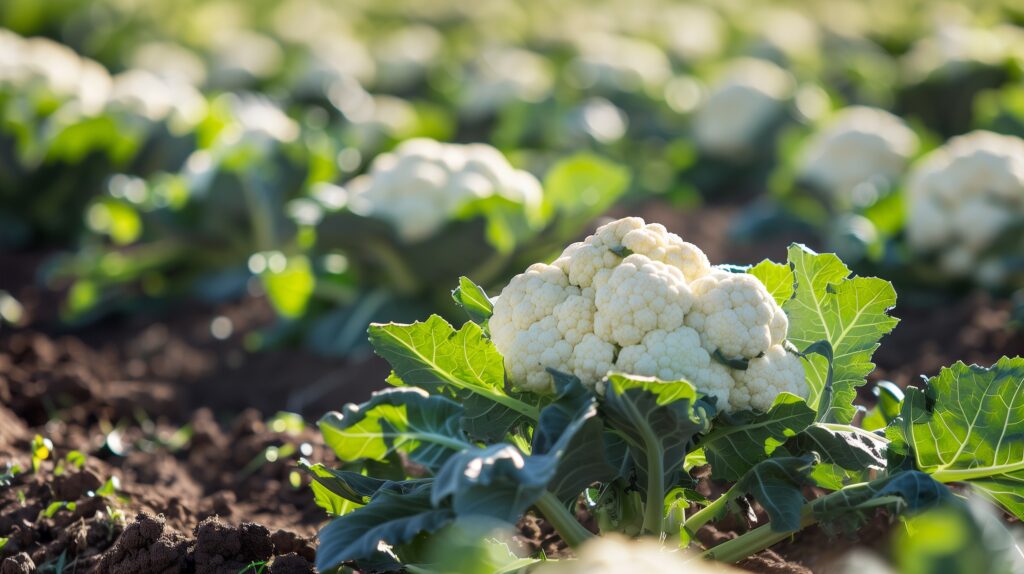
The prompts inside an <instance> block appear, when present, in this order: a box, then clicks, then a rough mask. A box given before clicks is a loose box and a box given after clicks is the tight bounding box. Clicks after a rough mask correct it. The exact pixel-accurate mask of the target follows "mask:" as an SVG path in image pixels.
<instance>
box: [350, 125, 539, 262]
mask: <svg viewBox="0 0 1024 574" xmlns="http://www.w3.org/2000/svg"><path fill="white" fill-rule="evenodd" d="M347 187H348V192H349V193H350V202H351V203H350V206H351V208H352V210H353V211H355V212H357V213H360V214H362V215H368V216H372V217H378V218H380V219H383V220H385V221H388V222H389V223H391V224H392V225H393V226H394V227H395V229H396V231H397V232H398V234H399V236H400V237H401V238H402V239H403V240H405V241H408V242H415V241H420V240H423V239H426V238H428V237H430V236H432V235H434V234H435V233H436V232H437V231H439V230H440V229H441V228H442V227H443V226H444V225H445V224H446V223H447V222H448V221H449V220H451V219H452V217H454V216H455V215H456V214H457V213H458V212H459V211H460V210H461V209H463V208H464V207H466V206H467V205H468V204H469V203H471V202H473V201H477V200H482V199H487V198H491V197H500V198H504V199H506V200H509V201H511V202H513V203H515V204H519V205H522V207H523V210H524V212H525V213H530V212H533V211H535V210H536V209H537V208H538V207H539V206H540V204H541V201H542V191H541V186H540V182H539V181H537V178H535V177H534V176H533V175H532V174H530V173H529V172H526V171H523V170H518V169H515V168H514V167H512V166H511V165H510V164H509V163H508V161H507V160H506V159H505V157H504V156H502V155H501V152H499V151H498V150H497V149H495V148H493V147H491V146H489V145H486V144H468V145H461V144H445V143H441V142H437V141H434V140H431V139H425V138H417V139H412V140H408V141H406V142H404V143H402V144H401V145H399V146H398V147H397V148H396V149H395V150H394V151H393V152H391V153H385V154H381V155H379V156H377V158H376V159H375V160H374V162H373V164H372V166H371V167H370V171H369V173H368V174H366V175H362V176H359V177H357V178H355V179H353V180H352V181H351V182H350V183H349V185H348V186H347Z"/></svg>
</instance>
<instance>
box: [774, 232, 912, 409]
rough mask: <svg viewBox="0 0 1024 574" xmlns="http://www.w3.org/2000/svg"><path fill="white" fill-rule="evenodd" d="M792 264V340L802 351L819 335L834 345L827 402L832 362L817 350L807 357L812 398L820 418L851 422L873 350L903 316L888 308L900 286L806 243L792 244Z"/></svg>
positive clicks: (810, 401) (789, 304)
mask: <svg viewBox="0 0 1024 574" xmlns="http://www.w3.org/2000/svg"><path fill="white" fill-rule="evenodd" d="M789 264H790V267H791V268H792V269H793V273H794V277H795V279H796V290H795V292H794V296H793V298H792V299H790V300H788V301H786V302H785V304H783V309H784V310H785V311H786V315H787V316H788V317H789V340H790V341H791V342H792V343H793V344H794V345H796V346H797V348H798V349H799V350H801V351H806V350H807V349H808V348H809V347H811V346H812V345H814V344H815V343H817V342H819V341H827V342H828V343H829V344H830V345H831V347H832V350H833V362H832V369H833V376H832V389H831V392H830V393H829V396H828V401H827V404H825V401H823V400H822V398H823V393H824V392H825V390H826V389H825V388H824V383H825V380H826V379H827V373H826V371H827V368H828V366H829V365H828V362H827V361H825V360H822V359H821V357H817V356H814V355H811V356H810V357H807V358H805V359H804V365H805V367H806V369H807V371H808V373H807V381H808V384H809V385H810V387H811V394H810V397H809V398H808V404H810V405H811V407H812V408H815V409H816V410H817V411H818V413H819V415H818V420H820V421H823V422H839V423H849V422H850V421H852V420H853V416H854V414H856V409H855V408H854V406H853V400H854V398H856V388H857V387H859V386H862V385H863V384H864V383H865V382H866V379H865V377H866V376H867V375H868V373H870V372H871V371H872V370H873V369H874V367H875V365H874V363H872V362H871V356H872V355H873V354H874V352H875V349H877V348H878V345H879V340H880V339H881V338H882V336H883V335H885V334H887V333H889V332H890V331H892V329H893V328H894V327H895V326H896V323H897V322H898V321H899V320H898V319H896V318H894V317H890V316H889V315H888V314H887V311H889V310H890V309H892V307H893V306H894V305H895V304H896V291H895V289H893V287H892V284H891V283H889V282H888V281H885V280H883V279H878V278H874V277H850V269H849V268H848V267H847V266H846V265H844V264H843V262H842V261H840V260H839V258H838V257H836V256H835V255H834V254H829V253H826V254H820V255H819V254H817V253H814V252H813V251H811V250H810V249H808V248H807V247H804V246H803V245H799V244H794V245H791V246H790V248H789Z"/></svg>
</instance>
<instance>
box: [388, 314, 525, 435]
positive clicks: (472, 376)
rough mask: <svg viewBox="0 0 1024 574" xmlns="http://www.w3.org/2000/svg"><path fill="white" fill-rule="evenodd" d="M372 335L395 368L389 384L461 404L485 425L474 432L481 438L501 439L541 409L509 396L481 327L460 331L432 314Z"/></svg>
mask: <svg viewBox="0 0 1024 574" xmlns="http://www.w3.org/2000/svg"><path fill="white" fill-rule="evenodd" d="M369 333H370V342H371V343H372V344H373V347H374V350H375V351H376V352H377V354H378V355H380V356H381V357H383V358H385V359H387V361H388V362H389V363H391V367H392V368H393V369H394V374H393V375H392V377H390V378H389V382H391V383H392V384H396V383H401V384H404V385H409V386H413V387H420V388H422V389H425V390H426V391H428V392H430V393H432V394H441V395H445V396H448V397H451V398H454V399H456V400H459V401H460V402H462V404H463V406H464V408H465V418H466V420H467V421H469V422H472V421H474V420H477V421H481V422H482V424H480V425H476V426H475V427H474V430H475V431H476V432H485V435H484V436H478V437H477V438H481V439H485V440H501V439H502V438H503V437H504V435H505V433H506V432H508V429H509V428H510V427H511V426H512V424H514V422H515V421H516V420H518V419H519V418H521V417H523V418H527V419H532V420H534V421H536V420H537V418H538V416H539V412H538V410H537V408H536V407H534V406H533V405H530V404H527V403H526V402H524V401H521V400H519V399H517V398H515V397H513V396H511V395H509V394H508V393H507V392H506V391H505V370H504V363H503V361H502V358H501V355H500V354H499V353H498V350H497V349H495V347H494V344H493V343H492V342H491V341H490V339H488V338H487V337H486V336H485V335H484V332H483V330H482V329H481V327H480V326H479V325H477V324H476V323H473V322H467V323H466V324H465V325H463V326H462V328H461V329H459V330H458V331H456V330H455V329H454V328H453V327H452V326H451V325H450V324H448V322H447V321H445V320H444V319H442V318H440V317H438V316H437V315H433V316H431V317H430V318H429V319H427V320H426V321H423V322H417V323H413V324H411V325H403V324H398V323H388V324H376V323H375V324H373V325H371V326H370V331H369ZM471 397H475V398H476V400H473V401H470V400H469V399H470V398H471ZM498 421H501V422H502V423H503V424H496V423H497V422H498ZM476 432H474V434H475V435H476Z"/></svg>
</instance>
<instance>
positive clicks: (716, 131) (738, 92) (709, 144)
mask: <svg viewBox="0 0 1024 574" xmlns="http://www.w3.org/2000/svg"><path fill="white" fill-rule="evenodd" d="M795 87H796V86H795V82H794V81H793V77H792V76H791V75H790V74H789V73H788V72H786V71H785V70H783V69H782V68H780V67H779V66H777V65H775V64H773V63H771V62H769V61H768V60H760V59H757V58H740V59H738V60H735V61H733V62H732V63H730V65H729V66H728V68H727V69H726V70H725V72H724V75H723V76H722V77H721V78H720V79H719V81H718V83H717V84H716V85H715V86H713V87H712V90H711V93H710V94H708V96H707V98H706V99H705V100H704V101H703V102H702V103H701V104H700V106H698V108H697V110H696V112H695V115H694V118H693V135H694V139H695V140H696V142H697V146H698V147H699V148H700V149H701V150H703V151H704V152H706V153H708V154H711V155H714V156H725V157H728V156H732V155H751V154H752V153H754V152H755V151H756V149H757V147H759V146H762V145H765V143H764V141H763V138H762V136H763V135H764V133H765V132H766V131H768V130H770V129H771V127H772V125H773V124H774V123H776V122H778V121H779V120H780V119H781V118H783V117H784V116H785V114H786V108H787V105H788V102H789V99H790V98H791V97H792V95H793V92H794V90H795Z"/></svg>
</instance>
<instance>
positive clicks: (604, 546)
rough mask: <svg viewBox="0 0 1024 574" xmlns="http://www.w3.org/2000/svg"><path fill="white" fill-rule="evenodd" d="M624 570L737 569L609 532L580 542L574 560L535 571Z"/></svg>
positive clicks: (587, 573) (653, 573)
mask: <svg viewBox="0 0 1024 574" xmlns="http://www.w3.org/2000/svg"><path fill="white" fill-rule="evenodd" d="M624 570H628V571H631V572H644V573H646V574H677V573H681V572H686V573H688V574H708V573H712V572H719V573H728V572H738V570H734V569H733V568H731V567H729V566H727V565H724V564H720V563H712V562H708V561H706V560H701V559H700V558H699V557H697V558H695V557H694V556H690V555H688V554H686V553H684V552H672V551H669V550H666V549H665V548H664V547H663V546H662V545H661V544H660V543H658V541H656V540H652V539H643V538H642V539H639V540H631V539H629V538H625V537H623V536H619V535H609V536H600V537H596V538H594V539H592V540H591V541H589V542H587V543H586V544H584V545H583V547H582V548H581V549H580V552H579V556H578V558H577V559H576V560H555V561H551V562H547V563H545V564H544V565H543V566H541V567H540V568H538V569H537V574H618V573H619V572H622V571H624Z"/></svg>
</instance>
